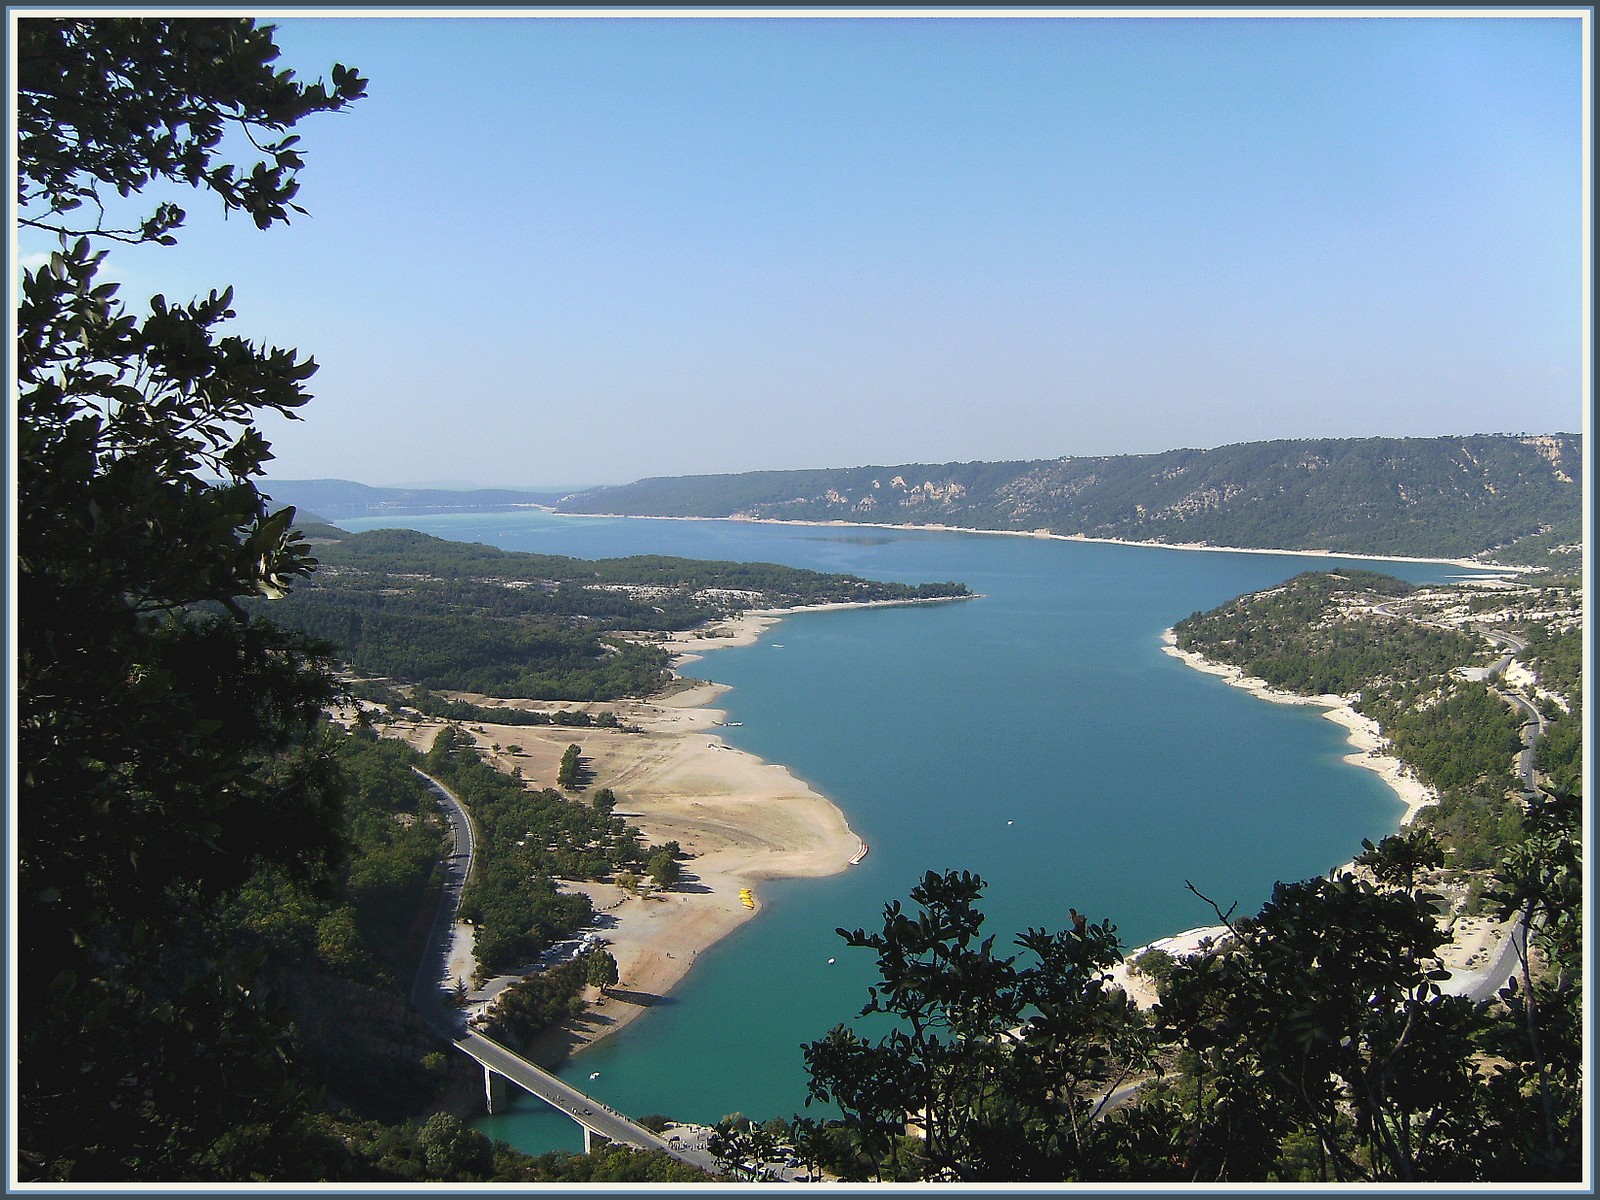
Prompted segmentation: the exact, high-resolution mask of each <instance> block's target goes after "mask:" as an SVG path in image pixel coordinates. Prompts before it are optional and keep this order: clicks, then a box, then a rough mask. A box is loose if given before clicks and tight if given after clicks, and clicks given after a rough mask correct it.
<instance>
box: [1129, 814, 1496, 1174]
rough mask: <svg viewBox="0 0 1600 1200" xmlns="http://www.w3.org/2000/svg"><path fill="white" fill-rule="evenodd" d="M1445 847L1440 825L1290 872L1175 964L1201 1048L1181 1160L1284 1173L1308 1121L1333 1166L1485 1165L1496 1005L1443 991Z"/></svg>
mask: <svg viewBox="0 0 1600 1200" xmlns="http://www.w3.org/2000/svg"><path fill="white" fill-rule="evenodd" d="M1440 861H1441V855H1440V853H1439V850H1438V848H1437V846H1435V845H1434V844H1433V843H1432V840H1431V838H1429V837H1428V836H1427V835H1425V834H1421V833H1408V834H1405V835H1398V836H1396V837H1392V838H1386V839H1384V841H1383V842H1381V843H1379V844H1378V845H1377V846H1376V847H1374V846H1372V845H1371V844H1370V843H1368V846H1367V849H1366V851H1365V852H1364V853H1363V854H1362V855H1361V856H1360V857H1359V858H1358V859H1357V864H1358V866H1359V867H1361V868H1364V874H1357V873H1354V872H1341V873H1338V874H1336V875H1334V876H1333V877H1332V878H1326V879H1312V880H1306V881H1304V882H1301V883H1293V884H1284V883H1280V884H1278V886H1277V887H1276V888H1275V889H1274V890H1273V895H1272V899H1271V900H1270V901H1269V902H1268V903H1267V904H1266V905H1265V906H1264V907H1263V908H1262V909H1261V911H1260V913H1259V914H1258V915H1257V916H1255V917H1246V918H1242V919H1240V920H1238V921H1236V922H1231V923H1230V926H1231V929H1232V933H1233V937H1232V939H1231V940H1229V941H1228V942H1226V943H1225V944H1224V945H1223V946H1221V947H1220V948H1219V949H1217V950H1215V951H1213V952H1212V953H1209V954H1207V955H1203V956H1197V957H1195V958H1192V959H1188V960H1185V961H1183V962H1180V963H1178V964H1177V965H1176V966H1175V968H1174V969H1173V971H1172V972H1171V974H1170V975H1169V977H1168V980H1167V985H1166V987H1165V988H1164V989H1163V991H1162V999H1161V1004H1160V1006H1159V1008H1158V1010H1157V1011H1158V1015H1159V1018H1160V1026H1161V1028H1162V1030H1163V1032H1164V1034H1165V1035H1166V1036H1167V1037H1169V1038H1170V1039H1171V1040H1172V1041H1173V1042H1174V1043H1175V1044H1177V1045H1179V1046H1181V1047H1183V1048H1184V1049H1185V1050H1186V1051H1187V1053H1188V1055H1189V1058H1188V1062H1187V1068H1188V1069H1187V1071H1186V1074H1187V1076H1188V1081H1189V1085H1190V1091H1189V1093H1188V1096H1187V1100H1186V1107H1185V1112H1184V1114H1183V1116H1182V1117H1180V1118H1178V1124H1179V1126H1180V1129H1181V1132H1179V1133H1178V1134H1177V1135H1176V1136H1175V1138H1174V1140H1175V1141H1176V1142H1177V1143H1178V1144H1181V1145H1182V1146H1183V1147H1184V1149H1183V1155H1182V1163H1181V1167H1180V1169H1179V1171H1178V1172H1177V1176H1178V1177H1181V1178H1186V1179H1191V1180H1195V1181H1208V1182H1209V1181H1223V1180H1235V1181H1239V1180H1265V1179H1271V1178H1274V1177H1278V1176H1280V1175H1282V1174H1283V1173H1284V1167H1283V1165H1282V1163H1281V1161H1280V1160H1281V1158H1282V1156H1283V1153H1284V1147H1285V1144H1286V1142H1289V1141H1292V1140H1293V1139H1294V1138H1297V1137H1299V1138H1304V1139H1306V1144H1307V1145H1309V1146H1310V1147H1312V1148H1313V1149H1314V1158H1315V1161H1316V1163H1317V1166H1316V1168H1315V1177H1316V1178H1319V1179H1322V1180H1331V1181H1339V1182H1355V1181H1372V1180H1384V1181H1404V1182H1413V1181H1417V1180H1423V1179H1461V1178H1476V1177H1478V1176H1477V1174H1476V1168H1475V1167H1474V1165H1473V1156H1474V1154H1475V1152H1476V1148H1475V1146H1474V1144H1473V1143H1474V1142H1476V1141H1478V1140H1479V1138H1478V1135H1477V1133H1476V1132H1475V1130H1476V1128H1478V1127H1481V1125H1482V1123H1483V1121H1484V1120H1485V1114H1484V1113H1482V1112H1481V1111H1480V1110H1479V1108H1478V1104H1477V1099H1478V1095H1479V1092H1478V1089H1477V1086H1476V1082H1475V1075H1474V1059H1475V1056H1476V1053H1477V1048H1476V1045H1475V1042H1474V1039H1475V1037H1476V1035H1477V1034H1478V1033H1479V1031H1480V1029H1481V1026H1482V1020H1483V1018H1482V1014H1481V1013H1480V1012H1479V1011H1478V1010H1477V1009H1475V1007H1474V1006H1473V1005H1472V1004H1471V1003H1470V1002H1469V1001H1467V1000H1465V999H1463V998H1461V997H1457V996H1450V995H1444V994H1442V993H1441V991H1440V988H1439V981H1440V980H1441V979H1442V978H1444V977H1445V972H1444V971H1443V969H1442V966H1441V964H1440V961H1439V958H1438V950H1439V947H1440V946H1441V945H1442V944H1443V943H1444V941H1445V935H1444V933H1443V931H1442V930H1441V929H1440V927H1439V924H1438V921H1437V919H1436V916H1435V907H1434V906H1435V904H1436V902H1437V897H1435V896H1433V895H1431V894H1429V893H1427V892H1426V891H1423V890H1421V888H1420V887H1419V886H1418V882H1419V878H1420V875H1421V872H1423V871H1424V870H1425V869H1427V868H1429V867H1434V866H1437V865H1438V864H1439V862H1440ZM1469 1127H1471V1128H1473V1129H1474V1132H1473V1133H1472V1134H1471V1135H1470V1136H1467V1135H1466V1134H1467V1129H1468V1128H1469Z"/></svg>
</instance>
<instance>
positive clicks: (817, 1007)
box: [340, 510, 1470, 1153]
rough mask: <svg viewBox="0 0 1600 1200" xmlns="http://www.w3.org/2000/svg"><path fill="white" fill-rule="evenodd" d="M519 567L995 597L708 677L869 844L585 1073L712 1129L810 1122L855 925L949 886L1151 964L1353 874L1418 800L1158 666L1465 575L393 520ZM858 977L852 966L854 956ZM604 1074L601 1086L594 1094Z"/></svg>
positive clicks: (791, 532)
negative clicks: (1312, 598) (1239, 601)
mask: <svg viewBox="0 0 1600 1200" xmlns="http://www.w3.org/2000/svg"><path fill="white" fill-rule="evenodd" d="M340 524H342V525H343V526H344V527H346V528H350V529H364V528H379V527H384V526H394V525H396V524H403V525H404V526H406V527H408V528H414V529H419V530H422V531H424V532H427V533H431V534H434V535H435V536H438V537H445V538H450V539H454V540H460V541H480V542H484V543H487V544H491V545H496V546H499V547H501V548H503V549H507V550H528V551H534V552H538V553H546V554H566V555H572V556H574V557H581V558H604V557H613V556H621V555H628V554H644V553H650V554H670V555H681V556H684V557H691V558H706V559H733V560H741V561H765V562H778V563H784V564H787V565H792V566H799V567H809V568H813V569H816V570H823V571H844V572H849V573H852V574H858V575H863V576H867V577H871V578H876V579H887V580H897V581H903V582H909V583H915V582H923V581H930V580H946V579H954V580H960V581H961V582H964V583H966V584H968V585H969V586H970V587H971V588H972V589H973V591H974V592H977V593H979V594H980V598H978V599H973V600H965V601H954V602H949V603H943V604H934V605H918V606H910V607H888V608H877V609H857V610H846V611H839V612H824V613H802V614H797V615H794V616H791V617H787V618H785V619H784V620H783V621H782V622H780V623H779V624H778V625H777V626H775V627H774V628H773V629H772V630H771V631H769V632H768V633H767V634H766V635H765V636H764V637H763V638H762V639H761V640H760V641H759V642H758V643H757V644H755V645H753V646H748V647H741V648H729V649H721V650H716V651H714V652H712V653H710V654H708V655H707V656H706V657H705V658H704V659H703V660H701V661H699V662H696V663H693V664H691V665H690V666H689V667H688V668H686V673H688V674H692V675H695V676H697V677H699V678H705V679H710V680H714V681H716V682H718V683H722V684H726V685H729V686H730V687H731V688H732V689H733V690H732V691H730V692H729V693H727V694H726V695H725V696H723V697H722V698H721V700H720V701H719V702H718V704H719V706H720V707H722V708H724V709H725V710H727V712H728V717H729V719H730V720H732V721H739V722H742V724H741V725H739V726H737V727H734V728H729V729H726V730H724V731H722V732H723V735H724V737H725V738H726V740H728V741H729V742H731V743H733V744H735V745H738V746H740V747H741V748H743V749H746V750H749V751H750V752H752V753H754V754H757V755H760V756H761V757H763V758H765V759H767V760H768V761H772V762H779V763H783V764H784V765H785V766H787V767H788V768H789V769H790V770H791V771H792V772H793V773H794V774H795V775H797V776H799V777H801V778H802V779H804V780H805V781H806V782H807V783H809V784H811V785H812V786H813V787H814V788H816V789H817V790H818V791H820V792H822V793H824V794H825V795H827V796H828V797H829V798H830V799H832V800H833V801H834V803H835V804H837V805H838V806H839V807H840V808H841V809H842V810H843V811H844V812H845V814H846V816H847V817H848V819H849V821H850V823H851V825H852V827H853V828H854V829H855V830H856V831H857V832H858V833H859V834H860V835H861V836H862V837H863V838H864V839H865V840H866V841H867V842H868V844H869V845H870V846H871V848H872V849H871V853H870V855H869V856H868V857H867V858H866V860H865V861H864V862H862V863H861V864H860V865H858V866H856V867H852V868H851V869H850V870H848V871H847V872H845V873H844V874H842V875H838V876H833V877H830V878H827V879H821V880H794V881H773V882H771V883H767V884H764V885H762V886H761V888H760V892H761V898H762V902H763V911H762V912H761V914H760V916H759V918H758V919H757V920H754V921H752V922H750V923H749V924H747V925H746V926H744V927H743V928H742V929H741V930H740V931H739V932H737V933H736V934H734V935H733V936H731V937H729V938H727V939H725V940H724V941H722V942H721V943H719V944H718V945H717V946H716V947H714V948H713V949H711V950H710V951H708V952H706V953H703V954H702V955H701V956H700V960H699V962H698V963H697V965H696V967H695V969H694V970H693V971H691V972H690V974H689V976H688V977H687V978H686V979H685V980H684V981H683V983H681V984H680V985H679V986H678V987H677V988H676V989H674V991H673V992H672V993H671V995H670V996H669V997H668V998H667V1000H666V1002H665V1003H663V1004H661V1005H658V1006H657V1007H656V1008H654V1009H653V1010H652V1011H650V1012H649V1013H646V1014H645V1015H644V1016H642V1017H641V1018H639V1019H638V1020H637V1021H635V1022H634V1023H632V1024H631V1025H629V1026H628V1027H626V1028H625V1029H623V1030H622V1031H621V1032H619V1033H618V1034H616V1035H614V1036H613V1037H610V1038H607V1039H605V1040H604V1041H602V1042H600V1043H598V1044H597V1045H595V1046H593V1047H591V1048H589V1049H587V1050H585V1051H583V1052H582V1053H581V1054H579V1055H577V1056H576V1057H574V1058H573V1059H572V1060H571V1061H569V1062H568V1063H567V1064H566V1065H565V1067H563V1068H562V1070H561V1072H560V1073H561V1074H562V1075H563V1076H564V1077H566V1078H567V1079H569V1080H570V1081H571V1082H573V1083H574V1084H576V1085H578V1086H580V1087H582V1088H584V1089H585V1090H586V1091H589V1092H590V1093H591V1094H592V1095H595V1096H596V1097H597V1098H599V1099H601V1100H602V1101H604V1102H605V1103H607V1104H610V1105H611V1106H612V1107H614V1108H617V1109H619V1110H620V1111H623V1112H626V1113H629V1114H630V1115H633V1116H636V1117H637V1116H643V1115H646V1114H650V1113H662V1114H665V1115H668V1116H670V1117H673V1118H675V1119H679V1120H688V1121H701V1122H711V1121H716V1120H718V1119H720V1118H721V1117H723V1116H725V1115H728V1114H730V1113H733V1112H742V1113H744V1114H746V1115H747V1116H751V1117H754V1118H756V1119H758V1120H761V1119H766V1118H768V1117H772V1116H782V1117H789V1116H791V1115H793V1114H795V1113H797V1112H801V1111H804V1109H803V1104H804V1100H805V1092H806V1089H805V1070H804V1063H803V1059H802V1056H801V1051H800V1047H801V1044H802V1043H804V1042H807V1041H811V1040H815V1039H817V1038H820V1037H822V1036H823V1035H824V1034H825V1033H826V1032H827V1031H828V1029H829V1028H830V1027H832V1026H833V1025H834V1024H836V1023H839V1022H845V1023H856V1019H857V1013H858V1012H859V1011H860V1008H861V1005H862V1004H863V1003H864V1002H865V1000H866V988H867V986H868V985H869V984H870V983H871V982H872V981H873V980H874V979H875V970H874V966H875V964H874V962H873V961H872V957H871V955H870V954H869V953H867V952H863V951H849V950H847V949H846V948H845V947H844V946H843V944H842V942H841V941H840V939H839V937H838V936H837V934H836V933H835V932H834V931H835V929H836V928H837V927H844V928H849V929H854V928H867V929H872V928H875V927H877V926H879V925H880V924H881V921H882V912H883V907H884V905H885V903H887V902H888V901H890V900H895V899H900V900H904V898H905V896H906V894H907V892H908V891H909V890H910V889H911V887H913V886H914V885H915V884H916V883H917V881H918V880H919V879H920V878H921V876H922V875H923V874H924V873H925V872H927V871H930V870H933V871H943V870H946V869H958V870H969V871H973V872H975V873H977V874H979V875H981V876H982V877H983V878H984V879H985V880H987V881H988V887H987V889H986V893H985V905H984V910H985V912H986V913H987V914H988V920H987V923H986V925H985V929H986V931H987V932H989V933H993V934H995V935H996V945H997V948H998V947H1005V946H1007V945H1008V944H1009V942H1010V941H1011V939H1012V938H1013V937H1014V936H1015V935H1016V934H1019V933H1021V932H1023V931H1025V930H1026V929H1027V928H1029V927H1030V926H1032V927H1042V928H1048V929H1059V928H1062V927H1063V926H1065V925H1066V924H1067V923H1068V921H1069V918H1068V916H1067V910H1068V908H1069V907H1071V908H1076V909H1077V910H1078V911H1079V912H1082V913H1086V914H1087V915H1088V916H1089V918H1090V919H1091V920H1100V919H1103V918H1108V919H1110V921H1111V922H1112V923H1113V924H1114V925H1116V926H1117V928H1118V932H1119V934H1120V936H1121V938H1122V940H1123V944H1124V946H1125V947H1133V946H1137V945H1140V944H1142V943H1145V942H1148V941H1152V940H1154V939H1156V938H1160V937H1164V936H1167V935H1170V934H1173V933H1177V932H1179V931H1181V930H1184V929H1188V928H1192V927H1194V926H1197V925H1207V924H1213V923H1214V922H1215V914H1214V913H1213V912H1212V911H1211V909H1210V908H1209V907H1207V906H1206V905H1205V904H1203V903H1202V902H1201V901H1200V900H1199V899H1198V898H1197V897H1196V896H1195V895H1194V894H1193V893H1192V892H1191V891H1189V890H1188V888H1187V887H1186V886H1185V885H1186V883H1189V882H1192V883H1193V884H1194V886H1195V887H1196V888H1198V889H1199V890H1200V891H1202V892H1204V893H1205V894H1206V895H1207V896H1210V897H1212V898H1213V899H1215V900H1217V901H1218V902H1219V903H1220V904H1221V905H1222V906H1223V907H1224V908H1227V907H1228V906H1230V905H1237V906H1238V911H1240V912H1254V911H1255V910H1256V909H1257V908H1259V907H1260V905H1261V904H1262V903H1263V902H1264V901H1265V900H1266V899H1267V898H1268V896H1269V895H1270V894H1271V890H1272V887H1273V884H1274V883H1276V882H1277V881H1279V880H1295V879H1303V878H1308V877H1310V876H1312V875H1317V874H1321V873H1325V872H1327V871H1328V870H1330V869H1332V868H1333V867H1336V866H1338V865H1340V864H1342V863H1344V862H1347V861H1349V860H1350V859H1351V858H1352V857H1354V856H1355V855H1356V854H1357V853H1359V852H1360V849H1361V840H1362V838H1372V839H1373V840H1376V839H1378V838H1380V837H1382V836H1384V835H1386V834H1388V833H1392V832H1393V831H1394V830H1395V829H1396V828H1397V827H1398V824H1399V820H1400V817H1401V814H1402V812H1403V807H1402V805H1401V804H1400V802H1399V800H1398V799H1397V798H1396V797H1395V796H1394V794H1393V792H1391V791H1390V790H1389V789H1388V788H1387V787H1386V786H1385V785H1384V784H1383V783H1382V781H1381V780H1379V779H1378V778H1377V776H1376V775H1374V774H1372V773H1371V772H1369V771H1365V770H1362V769H1360V768H1357V767H1353V766H1350V765H1348V764H1346V763H1344V762H1343V761H1342V757H1343V755H1344V754H1345V753H1346V751H1347V749H1348V747H1347V746H1346V743H1345V741H1344V734H1343V731H1342V730H1341V729H1340V728H1339V727H1338V726H1336V725H1335V724H1334V723H1333V722H1331V721H1327V720H1324V719H1323V718H1322V717H1321V716H1320V711H1321V710H1319V709H1315V708H1308V707H1291V706H1284V705H1274V704H1266V703H1263V702H1261V701H1260V700H1257V699H1255V698H1253V697H1251V696H1248V695H1246V694H1245V693H1243V692H1241V691H1239V690H1238V689H1235V688H1230V687H1228V686H1227V685H1226V684H1224V683H1223V682H1222V681H1220V680H1218V679H1216V678H1213V677H1211V676H1207V675H1204V674H1202V673H1200V672H1197V671H1193V670H1190V669H1189V668H1187V667H1185V666H1184V665H1183V664H1182V663H1180V662H1178V661H1177V660H1175V659H1173V658H1171V657H1170V656H1168V655H1166V654H1163V653H1162V652H1161V642H1160V639H1161V633H1162V631H1163V630H1165V629H1166V628H1168V627H1169V626H1171V625H1172V624H1173V622H1175V621H1177V620H1180V619H1182V618H1183V617H1185V616H1188V615H1189V614H1190V613H1192V612H1195V611H1198V610H1204V609H1208V608H1211V607H1214V606H1215V605H1218V604H1220V603H1222V602H1224V601H1226V600H1229V599H1231V598H1233V597H1234V596H1237V595H1241V594H1243V593H1245V592H1250V591H1255V590H1258V589H1260V588H1264V587H1270V586H1272V585H1274V584H1276V583H1280V582H1282V581H1283V580H1285V579H1287V578H1289V577H1291V576H1293V575H1295V574H1298V573H1299V572H1301V571H1305V570H1327V569H1331V568H1334V567H1339V566H1345V567H1358V568H1362V569H1368V570H1380V571H1384V572H1386V573H1388V574H1392V575H1396V576H1398V577H1400V578H1403V579H1407V580H1410V581H1412V582H1417V583H1423V582H1443V581H1448V580H1450V579H1454V578H1459V577H1462V576H1463V575H1466V574H1470V572H1467V571H1464V570H1463V569H1462V568H1460V567H1457V566H1453V565H1449V564H1444V563H1413V562H1387V561H1385V562H1379V561H1373V560H1365V559H1354V558H1351V559H1345V558H1328V557H1324V556H1293V555H1279V554H1262V553H1248V552H1206V553H1200V552H1194V551H1182V550H1169V549H1160V548H1152V547H1137V546H1119V545H1104V544H1095V543H1083V542H1069V541H1059V540H1049V539H1040V538H1029V537H1007V536H998V535H987V534H970V533H957V532H953V531H942V530H917V529H881V528H866V527H838V526H799V525H772V524H756V523H749V522H732V521H678V520H648V519H637V518H636V519H625V518H568V517H557V516H554V515H552V514H549V513H545V512H541V511H536V510H529V511H521V512H514V513H487V514H469V513H454V514H448V515H437V516H425V517H405V518H386V519H367V520H360V521H345V522H340ZM830 958H833V959H834V960H835V961H834V962H833V963H832V964H830V963H829V962H828V960H829V959H830ZM595 1074H597V1076H598V1077H597V1078H594V1079H591V1078H590V1076H591V1075H595ZM477 1127H478V1128H480V1129H482V1130H483V1131H484V1132H486V1133H488V1134H489V1135H490V1136H492V1137H495V1138H500V1139H503V1140H505V1141H507V1142H510V1143H511V1144H512V1145H514V1146H517V1147H518V1148H520V1149H524V1150H528V1151H530V1152H535V1153H537V1152H541V1151H544V1150H549V1149H568V1150H572V1149H579V1148H581V1137H580V1136H579V1135H578V1134H577V1130H576V1126H574V1125H572V1124H571V1122H569V1121H567V1120H565V1119H564V1118H561V1117H557V1116H554V1115H553V1114H551V1113H550V1112H549V1110H547V1109H545V1108H544V1106H543V1105H542V1104H541V1103H540V1102H538V1101H536V1100H533V1099H531V1098H521V1099H519V1100H518V1101H517V1102H516V1104H515V1105H514V1106H513V1110H512V1111H511V1112H510V1113H507V1114H504V1115H501V1116H497V1117H493V1118H485V1119H483V1120H481V1121H479V1122H477Z"/></svg>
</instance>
